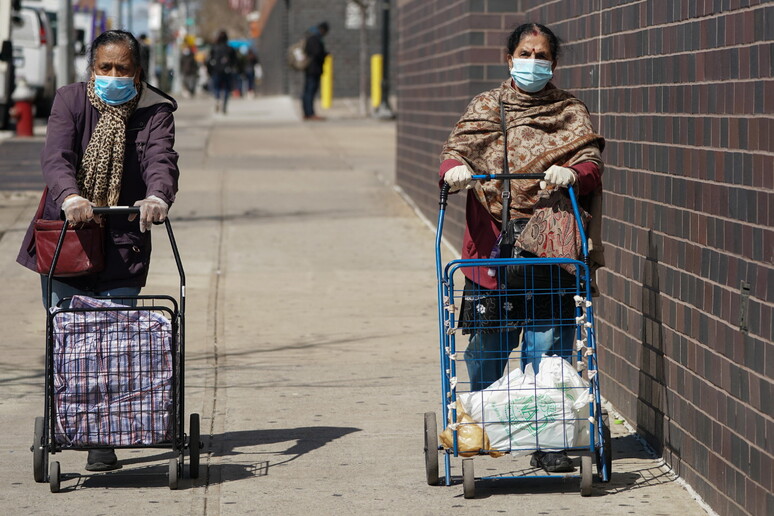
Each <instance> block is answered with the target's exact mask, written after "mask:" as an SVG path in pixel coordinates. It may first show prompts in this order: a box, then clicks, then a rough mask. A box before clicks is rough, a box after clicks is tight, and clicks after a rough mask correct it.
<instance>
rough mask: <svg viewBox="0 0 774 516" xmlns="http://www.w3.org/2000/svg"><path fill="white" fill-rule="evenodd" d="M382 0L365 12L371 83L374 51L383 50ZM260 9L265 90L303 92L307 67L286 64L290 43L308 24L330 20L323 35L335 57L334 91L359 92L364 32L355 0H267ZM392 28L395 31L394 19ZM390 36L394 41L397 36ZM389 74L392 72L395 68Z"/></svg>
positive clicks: (339, 94) (259, 40) (350, 94)
mask: <svg viewBox="0 0 774 516" xmlns="http://www.w3.org/2000/svg"><path fill="white" fill-rule="evenodd" d="M393 3H394V1H393ZM382 5H383V2H381V1H376V0H373V1H371V2H370V6H371V7H370V8H369V10H368V12H367V16H366V27H367V29H366V38H367V43H366V47H367V49H366V52H367V56H368V62H367V63H366V67H365V70H364V73H365V75H366V78H367V80H368V84H369V85H370V74H371V69H370V56H372V55H373V54H381V53H382V13H383V10H382ZM260 12H261V17H260V23H259V27H258V31H259V34H258V37H257V47H258V52H259V54H260V58H261V64H262V67H263V70H264V78H263V81H262V92H263V93H264V94H268V95H278V94H290V95H292V96H299V95H300V93H301V89H302V87H303V73H302V72H297V71H294V70H291V69H290V68H289V67H288V65H287V61H286V58H285V56H286V50H287V48H288V47H289V46H290V45H292V44H293V43H295V42H296V41H298V40H299V39H301V38H302V37H304V34H305V32H306V31H307V30H308V29H309V28H310V27H312V26H314V25H317V24H318V23H320V22H322V21H327V22H328V25H330V32H329V33H328V35H327V36H326V37H325V45H326V48H327V50H328V52H330V54H331V55H332V57H333V92H334V97H335V98H339V97H341V98H352V97H358V96H359V94H360V73H361V66H360V47H361V45H360V41H361V40H360V37H361V35H360V15H359V10H358V9H357V6H356V4H355V2H351V1H348V0H331V1H326V0H264V1H263V2H262V5H261V10H260ZM392 33H393V34H394V33H396V31H395V28H394V25H393V28H392ZM392 41H393V42H394V41H395V38H394V37H393V38H392ZM393 47H394V44H393ZM392 68H393V67H391V69H392ZM391 76H392V77H394V74H391ZM393 82H394V79H393ZM369 92H370V90H369Z"/></svg>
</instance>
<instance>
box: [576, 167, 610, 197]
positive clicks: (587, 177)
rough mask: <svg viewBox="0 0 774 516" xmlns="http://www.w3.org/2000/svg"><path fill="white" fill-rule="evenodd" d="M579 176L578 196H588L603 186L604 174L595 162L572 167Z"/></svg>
mask: <svg viewBox="0 0 774 516" xmlns="http://www.w3.org/2000/svg"><path fill="white" fill-rule="evenodd" d="M570 168H571V169H573V170H574V171H575V174H576V175H577V176H578V181H577V183H576V184H577V186H578V195H588V194H590V193H591V192H593V191H594V190H596V189H597V188H599V187H600V186H602V173H601V172H600V170H599V166H598V165H597V164H596V163H594V162H593V161H584V162H582V163H578V164H576V165H573V166H571V167H570Z"/></svg>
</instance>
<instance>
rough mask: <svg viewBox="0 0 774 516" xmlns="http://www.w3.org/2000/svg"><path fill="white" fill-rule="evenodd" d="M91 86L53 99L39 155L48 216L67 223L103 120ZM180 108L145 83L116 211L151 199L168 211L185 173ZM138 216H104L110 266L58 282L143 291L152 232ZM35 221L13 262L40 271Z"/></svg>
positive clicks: (71, 88)
mask: <svg viewBox="0 0 774 516" xmlns="http://www.w3.org/2000/svg"><path fill="white" fill-rule="evenodd" d="M86 87H87V84H86V83H85V82H78V83H74V84H70V85H68V86H64V87H62V88H60V89H59V90H58V91H57V93H56V97H55V98H54V105H53V107H52V110H51V116H50V117H49V119H48V126H47V129H46V144H45V146H44V147H43V152H42V153H41V158H40V162H41V166H42V169H43V180H44V181H45V183H46V184H47V185H48V196H47V199H46V204H45V208H44V211H43V218H44V219H50V220H53V219H60V218H62V213H61V209H62V202H63V201H64V200H65V198H66V197H67V196H68V195H71V194H78V195H80V191H79V190H78V185H77V183H76V181H75V173H76V170H77V168H78V165H79V164H80V161H81V159H82V158H83V154H84V152H85V151H86V146H87V145H88V144H89V140H90V138H91V134H92V132H93V131H94V128H95V127H96V126H97V121H98V120H99V116H100V115H99V111H97V110H96V108H94V107H93V106H92V105H91V103H90V102H89V101H88V99H87V97H86ZM176 109H177V102H175V100H174V99H173V98H172V97H169V96H168V95H166V94H165V93H163V92H162V91H160V90H158V89H156V88H154V87H152V86H150V85H148V84H144V85H143V89H142V93H141V95H140V100H139V103H138V105H137V109H136V110H135V112H134V113H133V114H132V116H131V117H129V120H128V121H127V123H126V150H125V154H124V173H123V176H122V179H121V193H120V195H119V198H118V205H119V206H132V205H134V203H135V202H136V201H139V200H141V199H144V198H145V197H148V196H149V195H155V196H157V197H159V198H161V199H163V200H164V201H165V202H166V203H167V204H168V205H169V206H171V205H172V203H173V202H174V200H175V193H176V192H177V181H178V177H179V175H180V171H179V169H178V168H177V158H178V154H177V152H175V150H174V149H173V147H174V144H175V121H174V116H173V115H172V113H173V112H174V111H175V110H176ZM138 219H139V217H137V218H135V220H134V221H133V222H129V221H128V220H127V217H126V216H124V215H113V216H111V217H104V218H103V220H105V221H106V236H105V269H104V270H103V271H102V272H100V273H98V274H93V275H90V276H81V277H77V278H57V279H58V280H60V281H63V282H65V283H67V284H69V285H71V286H73V287H75V288H78V289H81V290H88V291H100V290H108V289H112V288H118V287H143V286H145V280H146V278H147V275H148V265H149V264H150V252H151V239H150V233H149V232H146V233H140V226H139V220H138ZM33 223H34V221H33ZM33 223H30V227H29V229H28V230H27V234H26V235H25V237H24V241H23V243H22V246H21V250H20V251H19V256H18V257H17V258H16V261H17V262H19V263H20V264H22V265H24V266H25V267H27V268H28V269H32V270H33V271H36V270H37V269H36V266H35V245H34V242H33V235H32V227H33Z"/></svg>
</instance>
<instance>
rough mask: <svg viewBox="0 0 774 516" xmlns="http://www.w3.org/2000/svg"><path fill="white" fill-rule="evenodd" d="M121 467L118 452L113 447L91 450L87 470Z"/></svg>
mask: <svg viewBox="0 0 774 516" xmlns="http://www.w3.org/2000/svg"><path fill="white" fill-rule="evenodd" d="M120 467H121V465H120V464H119V463H118V457H116V452H115V450H113V449H112V448H108V449H99V450H89V457H88V458H87V459H86V471H111V470H114V469H119V468H120Z"/></svg>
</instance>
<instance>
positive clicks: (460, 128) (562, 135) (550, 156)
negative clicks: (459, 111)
mask: <svg viewBox="0 0 774 516" xmlns="http://www.w3.org/2000/svg"><path fill="white" fill-rule="evenodd" d="M500 99H502V101H503V104H504V106H505V117H506V127H507V130H508V170H509V172H510V173H512V174H526V173H542V172H545V171H546V170H547V169H548V168H549V167H550V166H551V165H562V166H570V165H574V164H576V163H581V162H584V161H592V162H594V163H596V164H597V165H598V166H599V169H600V171H601V170H602V169H603V163H602V156H601V151H602V150H603V149H604V145H605V140H604V138H603V137H602V136H600V135H599V134H596V133H595V132H594V130H593V128H592V125H591V120H590V117H589V113H588V110H587V109H586V106H585V105H584V104H583V102H582V101H580V100H579V99H577V98H576V97H574V96H572V95H571V94H569V93H567V92H565V91H563V90H560V89H558V88H556V87H554V86H553V85H552V84H549V85H548V86H547V88H546V89H545V90H543V91H542V92H540V93H538V94H535V95H526V94H523V93H521V92H519V91H518V90H517V89H516V88H514V87H512V86H511V80H510V79H508V80H506V81H505V82H503V83H502V84H501V85H500V87H499V88H495V89H493V90H489V91H487V92H484V93H481V94H480V95H478V96H476V97H475V98H473V100H472V101H471V102H470V104H469V105H468V108H467V110H466V111H465V113H464V114H463V115H462V118H460V120H459V122H457V125H456V126H455V127H454V129H453V130H452V132H451V135H450V136H449V138H448V140H447V141H446V144H445V145H444V148H443V152H442V154H441V160H442V161H443V160H445V159H455V160H457V161H459V162H460V163H464V164H465V165H466V166H467V167H468V168H469V169H470V171H471V173H473V174H500V173H502V169H503V134H502V127H501V121H500ZM510 185H511V214H510V217H511V218H519V217H530V216H531V215H532V210H533V207H534V206H535V203H536V202H537V200H538V198H539V196H538V192H539V190H540V180H539V179H517V180H511V181H510ZM501 190H502V180H489V181H477V182H476V183H475V189H474V190H473V194H474V195H475V197H476V199H478V200H479V202H481V204H483V205H484V207H485V208H486V209H487V211H488V212H489V213H490V214H491V215H492V217H493V218H494V219H495V220H496V221H498V222H500V221H501V220H502V218H501V217H502V192H501ZM599 195H600V196H601V192H599ZM591 204H592V205H594V204H596V205H597V206H592V207H591V208H592V209H590V210H589V211H590V212H591V215H592V220H593V223H592V224H593V225H596V224H600V229H601V213H594V211H597V210H601V202H599V203H594V202H592V203H591ZM593 208H596V210H595V209H593ZM595 219H596V220H595ZM589 233H590V234H589V236H590V238H591V240H592V241H593V240H595V237H597V236H599V237H601V234H600V235H595V234H592V232H591V230H590V231H589ZM600 233H601V231H600ZM590 248H596V250H597V251H599V253H600V254H601V250H602V246H601V239H600V240H599V241H598V242H597V243H596V245H594V244H593V243H590ZM592 260H593V261H596V262H597V264H598V265H601V264H603V263H604V261H603V258H602V257H601V255H600V256H598V257H597V258H594V257H592Z"/></svg>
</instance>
